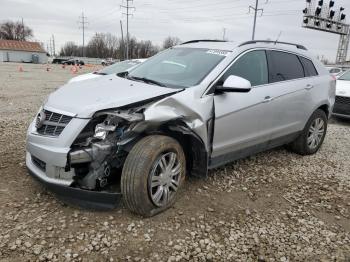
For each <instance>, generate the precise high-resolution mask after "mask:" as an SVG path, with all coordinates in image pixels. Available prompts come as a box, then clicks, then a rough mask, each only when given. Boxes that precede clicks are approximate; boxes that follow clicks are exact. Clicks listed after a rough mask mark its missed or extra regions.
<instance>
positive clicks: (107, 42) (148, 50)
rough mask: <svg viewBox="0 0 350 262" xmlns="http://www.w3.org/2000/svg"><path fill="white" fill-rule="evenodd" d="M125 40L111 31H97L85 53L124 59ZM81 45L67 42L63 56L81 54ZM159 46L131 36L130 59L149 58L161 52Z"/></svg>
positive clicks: (63, 48) (61, 53) (93, 55)
mask: <svg viewBox="0 0 350 262" xmlns="http://www.w3.org/2000/svg"><path fill="white" fill-rule="evenodd" d="M124 47H125V42H124V43H123V41H122V39H120V38H118V37H116V36H114V35H112V34H110V33H107V34H105V33H96V34H95V35H94V36H93V37H92V38H91V39H90V41H89V42H88V44H87V46H86V47H85V54H86V55H87V56H88V57H98V58H110V57H111V58H117V59H120V60H123V59H124V58H125V49H124ZM81 48H82V47H81V46H77V45H76V44H75V43H74V42H67V43H66V44H65V45H64V46H63V47H62V49H61V52H60V55H62V56H79V55H80V53H79V50H81ZM159 49H160V48H159V47H158V46H156V45H153V43H152V42H151V41H149V40H146V41H145V40H141V41H139V40H137V39H136V38H135V37H131V38H130V41H129V52H130V59H133V58H147V57H150V56H153V55H155V54H156V53H157V52H159Z"/></svg>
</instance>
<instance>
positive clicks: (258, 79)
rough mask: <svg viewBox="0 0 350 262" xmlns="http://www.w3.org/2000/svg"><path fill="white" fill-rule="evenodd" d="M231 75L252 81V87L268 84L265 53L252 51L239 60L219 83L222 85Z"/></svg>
mask: <svg viewBox="0 0 350 262" xmlns="http://www.w3.org/2000/svg"><path fill="white" fill-rule="evenodd" d="M230 75H235V76H240V77H243V78H245V79H247V80H248V81H250V83H251V85H252V86H258V85H265V84H268V82H269V80H268V66H267V59H266V53H265V51H264V50H257V51H251V52H249V53H246V54H244V55H243V56H241V57H240V58H238V60H237V61H236V62H235V63H234V64H233V65H231V67H230V68H229V69H228V70H227V71H226V72H225V74H224V75H223V76H222V78H221V79H220V81H219V83H220V84H221V85H222V84H223V83H224V82H225V80H226V79H227V78H228V77H229V76H230Z"/></svg>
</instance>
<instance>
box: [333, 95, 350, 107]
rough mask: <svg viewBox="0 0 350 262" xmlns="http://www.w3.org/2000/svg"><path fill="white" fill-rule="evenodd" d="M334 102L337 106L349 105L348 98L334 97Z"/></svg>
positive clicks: (349, 100)
mask: <svg viewBox="0 0 350 262" xmlns="http://www.w3.org/2000/svg"><path fill="white" fill-rule="evenodd" d="M335 102H336V103H337V104H349V105H350V97H346V96H336V97H335Z"/></svg>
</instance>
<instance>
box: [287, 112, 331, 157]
mask: <svg viewBox="0 0 350 262" xmlns="http://www.w3.org/2000/svg"><path fill="white" fill-rule="evenodd" d="M327 122H328V119H327V116H326V113H325V112H324V111H323V110H321V109H317V110H316V111H315V112H314V113H313V114H312V116H311V117H310V119H309V121H308V122H307V124H306V126H305V128H304V130H303V131H302V133H301V134H300V135H299V137H298V138H297V139H296V140H295V141H293V142H292V143H291V144H290V148H291V149H292V151H294V152H295V153H298V154H300V155H311V154H314V153H316V152H317V151H318V149H319V148H320V147H321V145H322V143H323V140H324V138H325V136H326V132H327Z"/></svg>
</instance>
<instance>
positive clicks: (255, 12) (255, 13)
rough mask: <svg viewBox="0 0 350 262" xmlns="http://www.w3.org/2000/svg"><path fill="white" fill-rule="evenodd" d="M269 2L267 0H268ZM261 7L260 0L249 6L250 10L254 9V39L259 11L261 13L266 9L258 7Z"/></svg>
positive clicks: (253, 37)
mask: <svg viewBox="0 0 350 262" xmlns="http://www.w3.org/2000/svg"><path fill="white" fill-rule="evenodd" d="M266 2H267V1H266ZM258 7H259V0H255V7H253V6H251V5H250V6H249V12H250V10H254V24H253V34H252V40H254V39H255V29H256V17H257V15H258V12H259V11H261V15H262V13H263V12H264V9H262V8H258Z"/></svg>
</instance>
